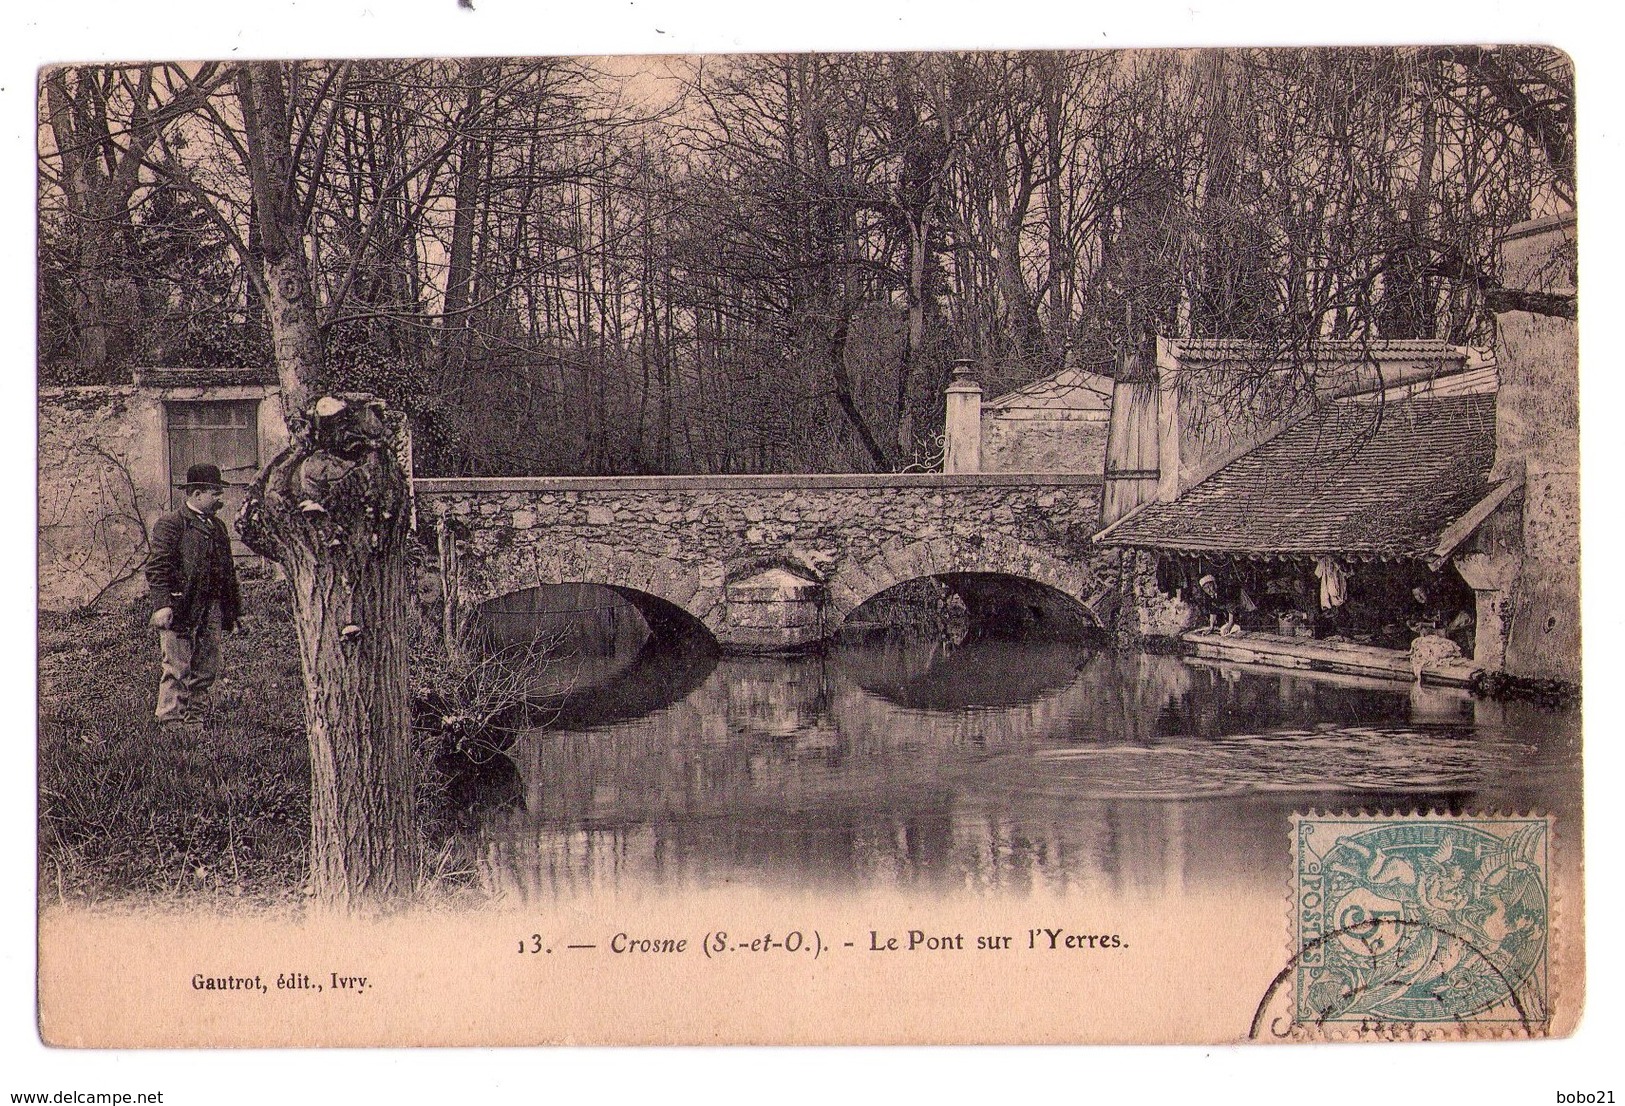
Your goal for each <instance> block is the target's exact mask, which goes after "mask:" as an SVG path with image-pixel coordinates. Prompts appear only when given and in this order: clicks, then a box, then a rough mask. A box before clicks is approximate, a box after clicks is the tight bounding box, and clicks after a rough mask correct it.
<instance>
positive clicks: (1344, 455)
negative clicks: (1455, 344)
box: [1100, 395, 1495, 556]
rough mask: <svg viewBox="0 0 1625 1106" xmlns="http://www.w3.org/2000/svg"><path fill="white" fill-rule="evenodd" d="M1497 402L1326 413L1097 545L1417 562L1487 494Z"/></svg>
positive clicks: (1407, 403)
mask: <svg viewBox="0 0 1625 1106" xmlns="http://www.w3.org/2000/svg"><path fill="white" fill-rule="evenodd" d="M1494 459H1495V397H1494V396H1492V395H1467V396H1449V397H1430V398H1422V399H1411V400H1404V401H1399V402H1390V403H1386V404H1382V405H1380V406H1379V405H1375V404H1362V403H1348V402H1344V403H1333V404H1328V405H1327V406H1326V407H1325V408H1323V409H1322V410H1321V411H1320V412H1319V413H1317V414H1315V415H1311V416H1310V417H1309V418H1307V419H1305V420H1304V421H1302V422H1300V423H1297V424H1296V425H1294V426H1291V427H1289V428H1287V429H1286V430H1284V431H1282V432H1281V433H1280V434H1278V435H1276V436H1275V437H1274V438H1272V439H1270V440H1269V441H1267V442H1265V443H1264V444H1263V445H1261V446H1259V447H1258V448H1256V449H1254V450H1253V451H1252V452H1250V453H1247V454H1244V455H1243V456H1241V457H1238V458H1237V459H1236V460H1234V461H1232V462H1230V463H1229V464H1228V465H1226V466H1224V467H1223V468H1221V469H1220V470H1219V471H1218V472H1216V473H1214V474H1213V475H1212V476H1209V477H1208V478H1207V479H1206V480H1203V481H1202V482H1201V483H1199V484H1196V485H1195V486H1193V487H1191V488H1190V489H1188V490H1187V491H1186V492H1185V493H1184V494H1183V495H1181V496H1180V497H1179V498H1178V499H1176V500H1175V501H1173V502H1172V503H1152V504H1149V505H1148V506H1146V507H1144V508H1142V509H1141V510H1140V511H1138V512H1136V513H1134V514H1131V515H1129V516H1127V517H1125V518H1124V519H1123V520H1121V521H1120V522H1119V523H1118V524H1117V525H1115V526H1113V527H1110V528H1109V529H1108V530H1107V531H1106V532H1105V533H1104V534H1103V535H1102V537H1101V539H1100V540H1101V543H1102V544H1104V545H1113V546H1133V547H1138V548H1148V549H1177V550H1190V551H1206V552H1232V553H1290V554H1319V553H1365V554H1375V555H1378V556H1421V555H1425V554H1427V553H1429V552H1431V551H1432V550H1433V549H1434V547H1435V546H1436V545H1437V543H1438V537H1439V534H1440V532H1441V531H1443V530H1444V529H1445V527H1447V526H1449V525H1450V524H1451V523H1452V522H1454V521H1455V520H1456V519H1458V518H1460V517H1461V516H1462V515H1463V514H1464V513H1466V512H1467V510H1468V509H1469V508H1471V507H1472V506H1473V505H1474V504H1475V503H1477V502H1478V501H1479V500H1480V499H1482V498H1483V497H1484V496H1485V495H1486V494H1488V492H1489V491H1490V482H1489V480H1488V473H1489V470H1490V466H1491V464H1492V463H1493V462H1494Z"/></svg>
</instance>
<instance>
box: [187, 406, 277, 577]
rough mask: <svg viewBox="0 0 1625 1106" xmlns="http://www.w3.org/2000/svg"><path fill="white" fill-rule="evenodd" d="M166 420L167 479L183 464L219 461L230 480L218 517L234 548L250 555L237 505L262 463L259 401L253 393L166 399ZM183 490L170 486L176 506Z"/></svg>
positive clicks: (241, 554)
mask: <svg viewBox="0 0 1625 1106" xmlns="http://www.w3.org/2000/svg"><path fill="white" fill-rule="evenodd" d="M165 412H166V415H167V422H168V424H169V482H170V484H172V485H173V484H177V483H179V482H180V481H182V480H185V479H186V470H187V468H189V467H190V466H192V465H197V464H203V463H205V462H208V463H212V464H216V465H219V466H220V474H221V476H223V477H224V478H225V479H227V480H229V481H231V484H232V485H234V486H228V487H227V488H226V503H225V506H223V507H221V508H220V515H219V517H220V520H221V521H222V522H224V523H225V524H226V529H227V531H229V532H230V533H231V536H232V551H233V552H235V553H236V554H237V555H238V556H239V557H243V556H250V555H251V554H250V553H249V550H248V549H247V547H246V546H244V545H243V544H242V543H241V542H239V541H238V540H237V528H236V526H235V525H234V523H235V522H236V520H237V511H238V510H239V509H240V508H241V507H242V505H243V493H244V492H245V490H246V488H245V485H247V484H248V483H249V481H251V480H253V478H254V476H255V475H256V474H257V473H258V472H259V469H260V433H259V413H260V401H259V400H257V399H226V400H198V401H191V402H185V403H181V402H172V403H168V404H166V405H165ZM185 499H186V493H185V492H183V491H181V489H179V488H171V490H170V505H171V507H178V506H180V504H181V503H183V502H184V501H185Z"/></svg>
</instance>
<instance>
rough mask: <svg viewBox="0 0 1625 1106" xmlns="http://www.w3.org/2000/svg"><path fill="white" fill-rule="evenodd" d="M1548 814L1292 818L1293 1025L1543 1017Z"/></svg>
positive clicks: (1529, 1024) (1511, 1024) (1529, 1025)
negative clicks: (1521, 815)
mask: <svg viewBox="0 0 1625 1106" xmlns="http://www.w3.org/2000/svg"><path fill="white" fill-rule="evenodd" d="M1550 843H1551V819H1550V818H1549V817H1501V816H1484V817H1466V816H1444V815H1432V814H1423V815H1408V816H1402V817H1373V816H1363V817H1322V816H1317V815H1297V816H1296V817H1295V818H1294V819H1293V849H1294V857H1293V860H1294V865H1293V871H1294V877H1293V878H1294V884H1295V888H1294V889H1295V904H1294V923H1293V927H1294V939H1293V949H1294V969H1293V972H1292V980H1291V986H1292V993H1293V997H1292V1022H1293V1024H1294V1025H1296V1026H1302V1027H1321V1028H1332V1027H1337V1026H1350V1025H1355V1026H1359V1025H1363V1026H1368V1027H1370V1026H1379V1025H1382V1026H1392V1025H1398V1024H1405V1025H1412V1026H1420V1027H1426V1026H1430V1025H1483V1026H1485V1027H1486V1028H1488V1027H1491V1026H1494V1025H1503V1026H1506V1027H1507V1028H1517V1027H1522V1028H1523V1029H1525V1030H1527V1031H1533V1032H1540V1027H1541V1026H1543V1025H1544V1024H1545V1023H1546V1021H1547V1018H1548V1014H1549V1009H1550V1003H1549V997H1550V996H1549V994H1548V990H1547V987H1548V978H1549V977H1548V971H1547V958H1548V937H1549V933H1550V927H1551V896H1550V891H1549V888H1550V882H1549V879H1548V873H1549V871H1550V865H1549V859H1550V858H1549V851H1550Z"/></svg>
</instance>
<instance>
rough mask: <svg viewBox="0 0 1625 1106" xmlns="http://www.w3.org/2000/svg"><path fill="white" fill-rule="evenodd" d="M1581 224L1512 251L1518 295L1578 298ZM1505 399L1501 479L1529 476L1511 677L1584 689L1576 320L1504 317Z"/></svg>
mask: <svg viewBox="0 0 1625 1106" xmlns="http://www.w3.org/2000/svg"><path fill="white" fill-rule="evenodd" d="M1576 264H1577V262H1576V255H1575V218H1574V216H1573V214H1569V215H1565V216H1560V217H1558V218H1556V219H1548V220H1542V221H1540V222H1536V223H1531V224H1527V225H1525V226H1523V227H1521V228H1518V230H1517V231H1515V232H1514V234H1513V235H1512V236H1511V237H1510V238H1509V239H1508V240H1507V242H1506V243H1505V245H1504V246H1503V251H1502V270H1503V271H1502V280H1503V282H1504V283H1505V284H1506V285H1507V287H1510V288H1522V289H1525V290H1528V291H1538V292H1555V293H1568V294H1573V293H1574V291H1575V288H1576V282H1577V274H1576ZM1496 322H1497V327H1498V330H1499V337H1500V348H1499V360H1500V369H1501V389H1500V395H1499V397H1498V399H1497V402H1496V449H1495V466H1496V475H1497V476H1498V477H1500V478H1515V477H1516V476H1518V475H1520V474H1521V475H1522V476H1523V480H1524V497H1523V503H1524V507H1523V513H1524V526H1523V560H1522V564H1521V566H1520V567H1519V569H1518V573H1517V581H1516V583H1515V584H1514V587H1513V592H1512V594H1513V596H1514V600H1513V604H1512V611H1511V625H1510V627H1509V633H1508V638H1507V649H1506V668H1507V671H1508V672H1509V673H1511V674H1512V675H1515V676H1524V677H1530V678H1536V679H1560V680H1567V681H1569V682H1571V683H1578V682H1579V680H1580V471H1579V466H1580V404H1579V387H1580V378H1579V363H1578V362H1579V358H1578V346H1577V336H1576V328H1575V322H1574V320H1572V319H1563V318H1555V317H1552V316H1547V315H1533V314H1530V313H1528V312H1523V311H1514V312H1506V313H1504V314H1500V315H1497V316H1496Z"/></svg>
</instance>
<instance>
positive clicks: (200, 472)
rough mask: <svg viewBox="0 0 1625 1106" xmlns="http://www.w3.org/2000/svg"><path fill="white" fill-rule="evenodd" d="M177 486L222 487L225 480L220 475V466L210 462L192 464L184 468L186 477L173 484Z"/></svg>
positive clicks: (224, 484)
mask: <svg viewBox="0 0 1625 1106" xmlns="http://www.w3.org/2000/svg"><path fill="white" fill-rule="evenodd" d="M175 486H176V487H177V488H224V487H225V486H226V481H225V480H223V479H221V477H220V466H219V465H211V464H206V463H205V464H201V465H192V466H191V467H190V468H188V469H187V470H186V479H185V480H184V481H182V482H181V483H179V484H176V485H175Z"/></svg>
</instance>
